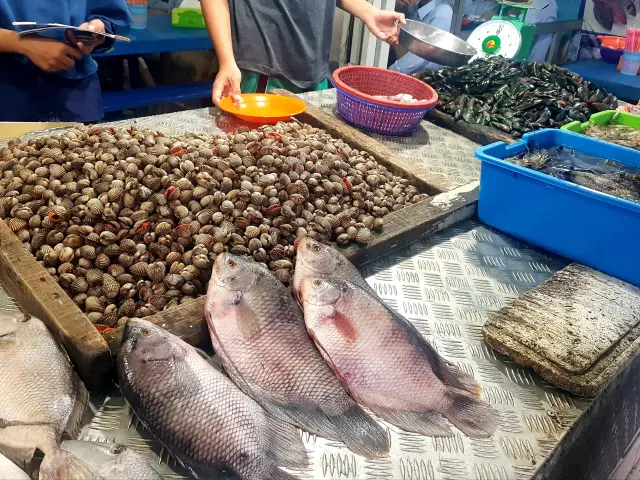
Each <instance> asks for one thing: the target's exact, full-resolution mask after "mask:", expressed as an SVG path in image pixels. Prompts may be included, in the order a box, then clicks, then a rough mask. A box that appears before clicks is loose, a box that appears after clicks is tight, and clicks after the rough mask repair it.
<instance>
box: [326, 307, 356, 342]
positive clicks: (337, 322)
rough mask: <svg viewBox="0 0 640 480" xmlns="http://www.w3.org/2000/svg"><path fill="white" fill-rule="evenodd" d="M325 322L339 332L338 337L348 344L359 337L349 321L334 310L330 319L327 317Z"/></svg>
mask: <svg viewBox="0 0 640 480" xmlns="http://www.w3.org/2000/svg"><path fill="white" fill-rule="evenodd" d="M327 321H328V322H331V323H332V324H333V326H334V327H335V328H336V329H337V330H338V332H340V335H342V336H343V337H344V338H345V339H346V340H347V341H348V342H350V343H353V342H355V341H356V340H357V339H358V338H359V337H360V333H359V332H358V330H357V329H356V328H355V327H354V326H353V323H352V322H351V320H350V319H349V318H348V317H347V316H346V315H343V314H342V313H340V312H338V311H337V310H336V309H334V310H333V313H332V314H331V316H330V317H327Z"/></svg>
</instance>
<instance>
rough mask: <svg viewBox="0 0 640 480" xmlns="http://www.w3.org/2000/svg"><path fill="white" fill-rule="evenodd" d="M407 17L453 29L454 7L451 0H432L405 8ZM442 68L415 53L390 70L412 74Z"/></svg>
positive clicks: (405, 57) (405, 56)
mask: <svg viewBox="0 0 640 480" xmlns="http://www.w3.org/2000/svg"><path fill="white" fill-rule="evenodd" d="M404 14H405V17H407V18H408V19H410V20H415V21H418V22H422V23H426V24H427V25H431V26H432V27H436V28H439V29H440V30H444V31H445V32H449V31H450V30H451V21H452V20H453V7H452V6H451V3H450V2H449V0H431V1H430V2H429V3H427V4H426V5H423V6H422V7H420V6H418V4H417V3H416V4H415V5H412V6H410V7H408V8H407V9H404ZM433 68H440V65H438V64H437V63H433V62H430V61H428V60H425V59H424V58H422V57H419V56H418V55H416V54H414V53H411V52H409V53H407V54H405V55H404V56H403V57H402V58H401V59H400V60H398V61H397V62H395V63H394V64H393V65H391V66H390V67H389V69H390V70H395V71H396V72H400V73H406V74H407V75H410V74H412V73H416V72H422V71H424V70H427V69H433Z"/></svg>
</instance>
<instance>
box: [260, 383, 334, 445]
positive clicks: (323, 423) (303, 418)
mask: <svg viewBox="0 0 640 480" xmlns="http://www.w3.org/2000/svg"><path fill="white" fill-rule="evenodd" d="M249 392H250V396H252V397H253V398H255V399H256V400H257V401H258V403H260V404H261V405H262V406H263V407H264V409H265V410H267V411H268V412H269V413H270V414H271V415H273V416H274V417H276V418H278V419H280V420H282V421H283V422H287V423H290V424H292V425H295V426H296V427H299V428H301V429H303V430H306V431H308V432H310V433H313V434H314V435H318V436H319V437H324V438H328V439H330V440H340V435H339V434H338V432H337V430H336V428H335V425H334V424H333V423H332V422H331V420H330V419H329V417H327V415H326V414H325V413H324V412H323V411H322V410H320V409H319V408H317V407H314V408H304V407H302V406H298V407H296V406H291V405H282V404H279V403H276V402H270V401H269V400H265V399H263V398H262V397H261V396H260V394H259V393H256V392H254V391H253V390H251V389H250V390H249Z"/></svg>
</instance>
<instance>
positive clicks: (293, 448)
mask: <svg viewBox="0 0 640 480" xmlns="http://www.w3.org/2000/svg"><path fill="white" fill-rule="evenodd" d="M269 432H270V434H271V435H270V438H269V443H268V452H267V454H268V456H269V458H270V459H271V460H272V461H273V463H274V464H275V465H279V466H281V467H284V468H292V469H296V470H299V469H305V468H308V466H309V457H308V455H307V450H306V448H305V447H304V444H303V443H302V438H301V437H300V434H299V433H298V430H297V429H296V427H294V426H293V425H289V424H287V423H284V422H281V421H280V420H277V419H276V418H274V417H272V416H270V415H269ZM283 473H284V472H283ZM273 478H277V477H273ZM282 478H287V477H282Z"/></svg>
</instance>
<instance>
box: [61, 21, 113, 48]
mask: <svg viewBox="0 0 640 480" xmlns="http://www.w3.org/2000/svg"><path fill="white" fill-rule="evenodd" d="M78 28H82V29H84V30H89V31H92V32H97V33H104V32H105V28H104V22H103V21H102V20H99V19H97V18H96V19H94V20H91V21H90V22H84V23H83V24H82V25H80V27H78ZM67 38H68V39H69V41H70V42H71V43H73V44H74V45H76V46H77V47H78V50H80V52H82V54H83V55H91V52H93V49H94V48H96V47H97V46H98V45H101V44H103V43H104V37H102V36H100V37H97V38H95V40H94V41H93V42H91V44H90V45H88V44H84V43H82V42H79V41H78V40H77V38H76V32H75V31H73V30H69V31H68V34H67Z"/></svg>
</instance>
